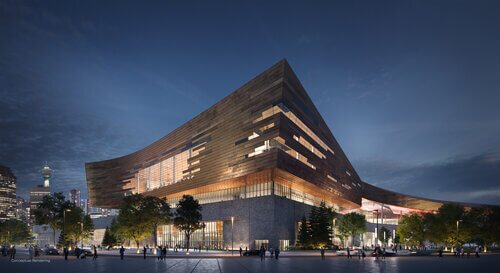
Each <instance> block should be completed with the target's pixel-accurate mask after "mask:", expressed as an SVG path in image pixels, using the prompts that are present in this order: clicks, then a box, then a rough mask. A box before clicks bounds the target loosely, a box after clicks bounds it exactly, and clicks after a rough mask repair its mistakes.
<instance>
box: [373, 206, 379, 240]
mask: <svg viewBox="0 0 500 273" xmlns="http://www.w3.org/2000/svg"><path fill="white" fill-rule="evenodd" d="M374 212H375V213H377V222H376V223H377V225H376V227H375V246H377V245H378V209H376V210H374Z"/></svg>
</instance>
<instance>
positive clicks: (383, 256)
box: [382, 247, 386, 260]
mask: <svg viewBox="0 0 500 273" xmlns="http://www.w3.org/2000/svg"><path fill="white" fill-rule="evenodd" d="M385 255H386V252H385V247H384V248H382V260H385Z"/></svg>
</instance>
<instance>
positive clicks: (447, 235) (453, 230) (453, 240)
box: [434, 204, 468, 246]
mask: <svg viewBox="0 0 500 273" xmlns="http://www.w3.org/2000/svg"><path fill="white" fill-rule="evenodd" d="M436 217H437V219H436V221H437V223H435V224H437V225H438V226H439V227H440V228H442V233H440V234H441V235H442V237H441V238H438V239H440V241H441V242H442V243H446V244H448V245H450V246H454V245H458V244H462V243H464V242H465V241H466V240H467V239H468V238H466V237H464V236H463V235H465V234H464V233H461V234H460V233H459V232H458V229H459V225H460V223H461V222H464V220H466V219H465V209H464V207H463V206H461V205H456V204H444V205H442V206H441V207H440V208H439V210H438V213H437V215H436ZM467 224H468V223H463V225H465V226H466V225H467ZM434 231H435V232H436V230H434ZM460 235H462V236H460Z"/></svg>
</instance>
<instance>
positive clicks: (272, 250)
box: [269, 247, 274, 259]
mask: <svg viewBox="0 0 500 273" xmlns="http://www.w3.org/2000/svg"><path fill="white" fill-rule="evenodd" d="M269 254H271V259H272V258H273V256H274V249H273V248H272V247H270V248H269Z"/></svg>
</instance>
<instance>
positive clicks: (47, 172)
mask: <svg viewBox="0 0 500 273" xmlns="http://www.w3.org/2000/svg"><path fill="white" fill-rule="evenodd" d="M52 173H53V171H52V169H51V168H50V167H49V165H47V162H45V167H43V169H42V176H43V186H44V187H45V188H48V187H49V186H50V178H51V177H52Z"/></svg>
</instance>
